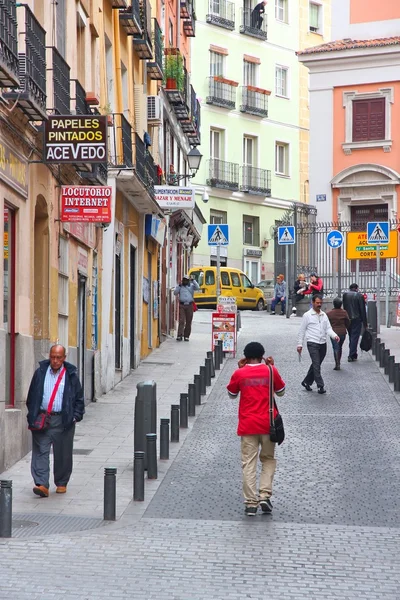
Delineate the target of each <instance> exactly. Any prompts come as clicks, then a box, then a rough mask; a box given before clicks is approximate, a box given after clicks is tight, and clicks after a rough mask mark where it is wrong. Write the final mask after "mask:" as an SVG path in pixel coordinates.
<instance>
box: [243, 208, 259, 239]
mask: <svg viewBox="0 0 400 600" xmlns="http://www.w3.org/2000/svg"><path fill="white" fill-rule="evenodd" d="M243 244H246V245H248V246H259V245H260V219H259V218H258V217H252V216H250V215H243Z"/></svg>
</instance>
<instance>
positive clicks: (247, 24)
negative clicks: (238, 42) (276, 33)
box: [240, 8, 268, 40]
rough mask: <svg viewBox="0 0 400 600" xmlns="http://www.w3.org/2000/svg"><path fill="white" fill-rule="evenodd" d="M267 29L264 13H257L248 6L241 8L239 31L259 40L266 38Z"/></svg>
mask: <svg viewBox="0 0 400 600" xmlns="http://www.w3.org/2000/svg"><path fill="white" fill-rule="evenodd" d="M267 31H268V23H267V15H266V14H265V13H264V14H261V15H258V14H257V13H255V12H254V11H253V10H251V9H250V8H243V9H242V14H241V25H240V33H244V34H245V35H251V37H255V38H258V39H259V40H266V39H267V38H268V34H267Z"/></svg>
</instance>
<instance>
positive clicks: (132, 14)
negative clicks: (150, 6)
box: [119, 0, 142, 35]
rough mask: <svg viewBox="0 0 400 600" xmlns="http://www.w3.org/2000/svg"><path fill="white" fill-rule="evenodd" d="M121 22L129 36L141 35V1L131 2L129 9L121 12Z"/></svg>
mask: <svg viewBox="0 0 400 600" xmlns="http://www.w3.org/2000/svg"><path fill="white" fill-rule="evenodd" d="M125 6H126V4H125ZM119 20H120V22H121V25H122V26H123V28H124V29H125V31H126V33H127V35H141V34H142V23H141V19H140V6H139V0H131V5H130V7H129V8H125V9H124V10H120V12H119Z"/></svg>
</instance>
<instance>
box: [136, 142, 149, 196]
mask: <svg viewBox="0 0 400 600" xmlns="http://www.w3.org/2000/svg"><path fill="white" fill-rule="evenodd" d="M135 150H136V158H135V169H136V175H137V176H138V177H139V179H140V181H141V182H142V183H143V185H145V186H147V174H146V145H145V143H144V141H143V140H142V138H141V137H140V136H139V135H138V134H137V133H135Z"/></svg>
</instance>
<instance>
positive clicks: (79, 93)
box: [72, 79, 92, 115]
mask: <svg viewBox="0 0 400 600" xmlns="http://www.w3.org/2000/svg"><path fill="white" fill-rule="evenodd" d="M72 82H73V84H74V85H75V97H74V98H72V99H73V100H74V101H75V113H76V114H77V115H90V114H91V113H92V111H91V108H90V105H89V104H88V103H87V102H86V92H85V90H84V88H83V87H82V86H81V84H80V83H79V81H78V80H77V79H72Z"/></svg>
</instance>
